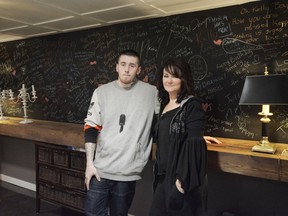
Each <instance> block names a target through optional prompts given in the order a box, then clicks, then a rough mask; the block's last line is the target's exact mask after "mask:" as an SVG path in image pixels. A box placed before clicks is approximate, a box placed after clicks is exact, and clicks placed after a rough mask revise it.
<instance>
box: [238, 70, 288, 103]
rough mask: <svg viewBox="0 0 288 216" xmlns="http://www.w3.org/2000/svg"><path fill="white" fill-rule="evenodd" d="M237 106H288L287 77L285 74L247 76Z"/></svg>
mask: <svg viewBox="0 0 288 216" xmlns="http://www.w3.org/2000/svg"><path fill="white" fill-rule="evenodd" d="M239 104H240V105H263V104H267V105H285V104H288V76H287V75H285V74H273V75H256V76H247V77H246V79H245V83H244V87H243V90H242V94H241V98H240V101H239Z"/></svg>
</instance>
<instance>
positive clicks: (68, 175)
mask: <svg viewBox="0 0 288 216" xmlns="http://www.w3.org/2000/svg"><path fill="white" fill-rule="evenodd" d="M61 177H62V178H61V184H62V186H65V187H69V188H73V189H78V190H82V191H85V175H84V173H83V174H82V173H76V172H70V171H64V170H62V172H61Z"/></svg>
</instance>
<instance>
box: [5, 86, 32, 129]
mask: <svg viewBox="0 0 288 216" xmlns="http://www.w3.org/2000/svg"><path fill="white" fill-rule="evenodd" d="M31 88H32V91H31V94H32V97H30V93H29V92H28V91H27V90H28V89H27V88H25V85H24V84H22V88H21V89H19V94H18V96H17V101H16V103H17V102H18V101H19V100H21V102H22V105H23V106H22V107H23V112H24V119H23V120H22V121H20V123H21V124H28V123H31V122H33V121H32V120H29V119H28V116H27V103H28V102H31V103H33V102H35V101H36V99H37V96H36V91H35V88H34V85H32V86H31ZM10 93H11V95H10V97H11V98H14V95H13V92H12V91H11V92H10Z"/></svg>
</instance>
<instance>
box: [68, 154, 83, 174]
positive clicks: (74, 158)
mask: <svg viewBox="0 0 288 216" xmlns="http://www.w3.org/2000/svg"><path fill="white" fill-rule="evenodd" d="M70 167H71V168H72V169H78V170H85V168H86V155H85V153H83V152H70Z"/></svg>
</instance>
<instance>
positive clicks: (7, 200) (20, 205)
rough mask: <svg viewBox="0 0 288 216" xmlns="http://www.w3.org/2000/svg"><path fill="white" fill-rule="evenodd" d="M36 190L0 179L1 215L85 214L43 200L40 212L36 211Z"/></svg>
mask: <svg viewBox="0 0 288 216" xmlns="http://www.w3.org/2000/svg"><path fill="white" fill-rule="evenodd" d="M35 196H36V195H35V192H34V191H31V190H27V189H25V188H21V187H19V186H15V185H12V184H9V183H7V182H3V181H0V216H34V215H38V216H59V215H62V216H83V215H84V214H81V213H79V212H75V211H72V210H69V209H66V208H63V207H59V206H56V205H53V204H51V203H48V202H45V201H42V200H41V204H40V205H41V209H40V213H39V214H37V213H36V199H35Z"/></svg>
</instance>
